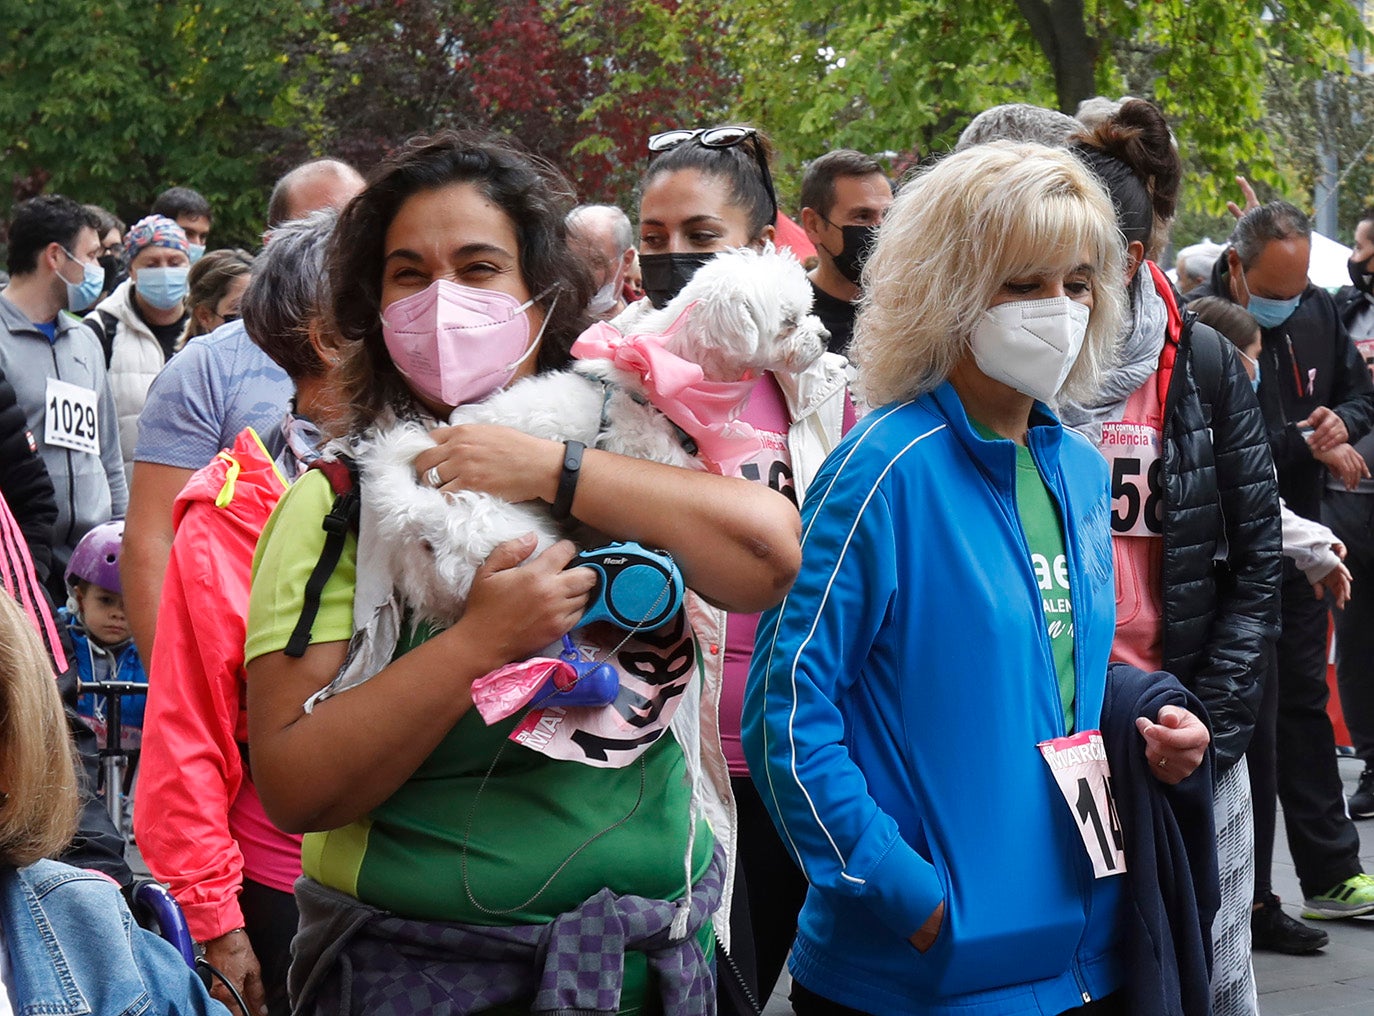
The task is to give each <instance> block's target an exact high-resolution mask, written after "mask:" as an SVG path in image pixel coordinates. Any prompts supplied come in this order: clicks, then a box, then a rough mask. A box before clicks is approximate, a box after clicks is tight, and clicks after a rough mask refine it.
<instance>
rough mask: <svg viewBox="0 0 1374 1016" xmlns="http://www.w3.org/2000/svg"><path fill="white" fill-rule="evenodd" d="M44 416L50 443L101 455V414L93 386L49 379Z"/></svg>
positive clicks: (46, 435)
mask: <svg viewBox="0 0 1374 1016" xmlns="http://www.w3.org/2000/svg"><path fill="white" fill-rule="evenodd" d="M43 415H44V425H43V431H44V434H43V440H44V441H45V442H46V443H47V444H48V445H49V446H51V447H56V448H70V449H71V450H72V451H76V452H90V453H91V454H92V455H99V454H100V432H99V430H97V424H98V423H99V420H100V416H99V412H98V409H97V406H96V395H95V392H93V391H92V390H91V389H89V388H82V387H81V386H80V385H74V384H70V383H68V382H66V381H59V380H57V379H56V378H48V390H47V394H46V395H45V396H44V414H43Z"/></svg>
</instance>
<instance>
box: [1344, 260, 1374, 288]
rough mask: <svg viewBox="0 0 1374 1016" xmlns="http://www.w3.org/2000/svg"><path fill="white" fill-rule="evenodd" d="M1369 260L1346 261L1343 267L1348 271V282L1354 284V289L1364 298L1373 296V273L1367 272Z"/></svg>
mask: <svg viewBox="0 0 1374 1016" xmlns="http://www.w3.org/2000/svg"><path fill="white" fill-rule="evenodd" d="M1370 260H1371V259H1370V258H1365V259H1364V260H1363V261H1347V262H1346V263H1345V266H1346V267H1347V268H1349V269H1350V281H1351V282H1353V283H1354V284H1355V288H1356V289H1358V290H1359V291H1360V292H1361V293H1364V294H1365V295H1366V296H1374V272H1370V270H1369V262H1370Z"/></svg>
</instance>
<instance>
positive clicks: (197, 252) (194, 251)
mask: <svg viewBox="0 0 1374 1016" xmlns="http://www.w3.org/2000/svg"><path fill="white" fill-rule="evenodd" d="M186 256H187V257H188V258H190V259H191V264H195V263H196V262H197V261H199V260H200V259H201V258H202V257H204V256H205V244H203V243H193V244H190V245H189V246H188V247H187V250H186Z"/></svg>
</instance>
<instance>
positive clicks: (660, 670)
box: [510, 610, 697, 769]
mask: <svg viewBox="0 0 1374 1016" xmlns="http://www.w3.org/2000/svg"><path fill="white" fill-rule="evenodd" d="M574 642H575V645H576V648H577V650H578V652H579V653H580V655H581V657H582V660H583V661H584V662H588V661H592V660H597V661H605V662H608V663H610V664H611V665H612V666H614V667H615V670H616V674H617V676H618V677H619V679H620V688H619V692H618V693H617V695H616V699H615V701H614V702H612V703H610V704H609V705H605V706H585V707H584V706H573V707H564V706H545V707H543V708H535V709H531V710H530V711H529V712H527V713H526V714H525V716H524V717H523V718H522V719H521V720H520V722H519V723H518V724H516V726H515V729H514V730H512V731H511V733H510V740H512V741H514V742H515V743H516V744H520V745H523V746H524V747H526V748H529V749H530V750H531V751H537V752H539V753H540V754H541V755H546V756H548V757H549V758H553V759H559V760H562V761H567V762H581V763H582V764H583V765H589V766H592V767H594V768H597V769H620V768H623V767H625V766H627V765H629V764H630V763H631V762H633V761H635V759H637V758H639V756H640V755H642V754H643V753H644V752H645V751H647V750H648V749H649V746H650V745H652V744H653V743H654V742H655V741H657V740H658V739H659V738H660V737H662V736H663V735H664V734H665V733H666V732H667V730H668V726H669V724H670V723H671V722H672V719H673V714H674V713H676V712H677V707H678V705H679V704H680V703H681V701H682V697H683V694H684V693H685V692H686V691H687V686H688V684H689V683H690V682H691V681H693V680H695V679H696V678H697V655H696V653H697V650H696V641H695V640H694V639H693V638H692V632H691V629H690V628H689V626H688V624H687V612H686V611H685V610H680V611H678V613H677V616H676V617H675V618H674V619H673V620H672V621H670V622H669V623H668V624H666V625H665V626H664V627H662V628H660V629H658V630H656V631H651V632H638V633H636V635H635V636H634V638H632V639H629V640H627V639H626V638H625V633H624V632H623V631H620V630H619V629H618V628H612V626H611V625H609V624H604V623H599V624H594V625H589V626H588V627H586V628H581V629H579V630H578V631H577V632H576V633H574ZM561 648H562V647H561V645H555V646H550V647H549V648H548V649H546V650H545V651H544V653H543V654H542V655H545V656H548V657H550V658H553V657H556V656H557V655H558V653H559V650H560V649H561Z"/></svg>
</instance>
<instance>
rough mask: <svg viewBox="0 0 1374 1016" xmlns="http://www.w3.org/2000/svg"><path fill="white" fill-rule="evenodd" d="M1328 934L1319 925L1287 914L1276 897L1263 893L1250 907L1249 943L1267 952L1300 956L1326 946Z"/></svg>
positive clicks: (1252, 946) (1328, 938) (1328, 939)
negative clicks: (1314, 925)
mask: <svg viewBox="0 0 1374 1016" xmlns="http://www.w3.org/2000/svg"><path fill="white" fill-rule="evenodd" d="M1329 941H1330V937H1329V936H1328V935H1327V934H1326V932H1324V931H1322V930H1321V929H1320V928H1314V927H1312V926H1311V925H1310V924H1303V923H1302V922H1301V921H1299V920H1297V919H1295V918H1292V917H1289V916H1288V915H1287V914H1286V913H1284V910H1283V907H1282V906H1280V905H1279V898H1278V897H1277V896H1275V895H1274V894H1273V893H1267V894H1266V895H1265V897H1264V899H1263V900H1261V901H1260V903H1259V906H1257V907H1256V908H1255V909H1254V910H1252V911H1250V946H1251V948H1253V949H1265V950H1268V951H1269V952H1278V953H1287V954H1288V955H1289V956H1303V955H1306V954H1307V953H1314V952H1316V951H1317V950H1318V949H1324V948H1326V943H1327V942H1329Z"/></svg>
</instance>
